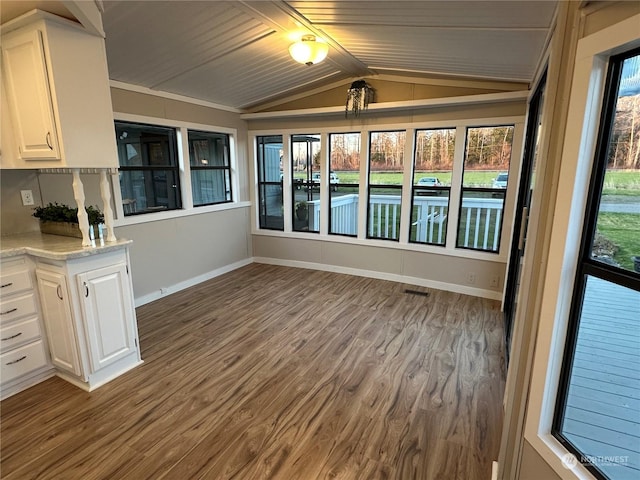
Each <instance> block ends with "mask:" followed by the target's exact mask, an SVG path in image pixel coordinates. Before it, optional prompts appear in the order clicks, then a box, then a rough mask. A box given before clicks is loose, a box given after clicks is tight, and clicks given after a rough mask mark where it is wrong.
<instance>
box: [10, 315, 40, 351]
mask: <svg viewBox="0 0 640 480" xmlns="http://www.w3.org/2000/svg"><path fill="white" fill-rule="evenodd" d="M40 336H41V333H40V323H39V322H38V318H37V317H35V318H28V319H26V320H21V321H19V322H18V323H14V324H12V325H9V326H7V327H2V328H0V352H2V353H4V352H6V351H8V350H11V349H12V348H14V347H16V346H18V345H22V344H24V343H28V342H31V341H33V340H38V339H39V338H40Z"/></svg>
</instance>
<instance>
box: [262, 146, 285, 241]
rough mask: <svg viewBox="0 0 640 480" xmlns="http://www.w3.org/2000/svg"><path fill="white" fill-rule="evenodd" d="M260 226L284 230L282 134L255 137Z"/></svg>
mask: <svg viewBox="0 0 640 480" xmlns="http://www.w3.org/2000/svg"><path fill="white" fill-rule="evenodd" d="M256 149H257V166H258V221H259V224H260V228H264V229H268V230H284V213H283V203H282V179H283V175H282V135H272V136H264V137H257V138H256Z"/></svg>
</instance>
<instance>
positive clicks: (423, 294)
mask: <svg viewBox="0 0 640 480" xmlns="http://www.w3.org/2000/svg"><path fill="white" fill-rule="evenodd" d="M404 293H407V294H409V295H420V296H421V297H428V296H429V292H419V291H418V290H409V289H406V290H405V291H404Z"/></svg>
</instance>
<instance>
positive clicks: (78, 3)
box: [62, 0, 105, 38]
mask: <svg viewBox="0 0 640 480" xmlns="http://www.w3.org/2000/svg"><path fill="white" fill-rule="evenodd" d="M62 4H63V5H64V6H65V7H66V8H67V10H69V11H70V12H71V13H72V14H73V16H74V17H76V19H77V20H78V21H79V22H80V24H82V26H83V27H84V28H85V30H86V31H87V32H89V33H91V34H93V35H98V36H100V37H102V38H104V37H105V33H104V28H103V26H102V12H104V7H103V5H102V0H94V1H93V2H87V1H86V0H84V1H82V0H63V1H62Z"/></svg>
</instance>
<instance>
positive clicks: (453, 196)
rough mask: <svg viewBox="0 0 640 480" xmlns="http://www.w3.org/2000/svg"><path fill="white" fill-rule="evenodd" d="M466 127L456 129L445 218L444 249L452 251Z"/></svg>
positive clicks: (458, 207) (457, 212)
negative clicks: (447, 213)
mask: <svg viewBox="0 0 640 480" xmlns="http://www.w3.org/2000/svg"><path fill="white" fill-rule="evenodd" d="M466 132H467V130H466V127H464V126H459V127H457V128H456V140H455V148H454V151H453V170H452V171H451V190H450V191H449V210H448V212H449V217H448V218H447V222H448V223H447V241H446V244H445V246H446V249H448V250H454V249H455V247H456V237H457V234H458V216H459V215H460V203H461V202H462V172H463V166H464V149H465V144H466Z"/></svg>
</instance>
